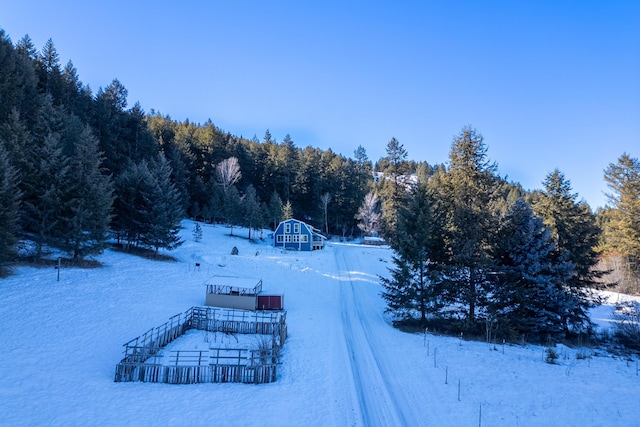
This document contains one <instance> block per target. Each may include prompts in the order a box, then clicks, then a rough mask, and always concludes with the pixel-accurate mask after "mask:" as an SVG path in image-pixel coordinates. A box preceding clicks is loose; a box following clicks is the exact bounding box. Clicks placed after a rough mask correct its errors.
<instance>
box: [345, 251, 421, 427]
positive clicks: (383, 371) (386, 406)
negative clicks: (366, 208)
mask: <svg viewBox="0 0 640 427" xmlns="http://www.w3.org/2000/svg"><path fill="white" fill-rule="evenodd" d="M348 249H349V248H347V247H342V248H341V247H340V246H337V247H336V251H335V258H336V264H337V265H336V267H337V269H336V270H337V271H338V276H339V277H340V280H341V283H340V315H341V319H342V329H343V332H344V344H345V346H346V353H347V354H348V356H349V361H348V366H349V368H350V370H351V373H352V377H353V381H352V383H353V393H354V394H355V398H354V402H357V404H358V408H357V409H358V410H357V411H356V413H357V415H358V417H359V419H358V420H357V422H358V424H359V425H364V426H415V425H425V422H424V421H425V420H421V422H418V419H417V418H416V415H415V414H414V413H413V410H412V405H410V402H415V401H416V400H415V399H412V397H411V396H407V395H406V394H407V390H406V388H403V387H400V384H401V383H402V381H398V376H399V375H402V373H400V372H397V371H396V370H395V369H394V363H393V361H394V360H397V357H398V356H397V355H395V354H392V353H394V349H393V348H390V347H389V346H385V345H384V342H382V340H381V333H380V332H382V330H385V329H388V325H387V324H386V323H385V321H384V318H383V317H382V316H381V313H380V312H379V310H376V309H375V308H373V307H371V303H372V300H371V292H370V291H367V290H364V289H363V287H365V286H367V285H368V282H367V281H365V280H361V277H360V276H359V274H362V269H360V268H359V258H358V256H357V255H358V253H357V252H355V251H353V250H348Z"/></svg>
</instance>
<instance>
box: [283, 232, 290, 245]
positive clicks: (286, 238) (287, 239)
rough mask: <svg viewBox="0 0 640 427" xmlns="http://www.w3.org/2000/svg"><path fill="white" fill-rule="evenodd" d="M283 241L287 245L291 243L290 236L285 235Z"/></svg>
mask: <svg viewBox="0 0 640 427" xmlns="http://www.w3.org/2000/svg"><path fill="white" fill-rule="evenodd" d="M284 241H285V242H287V243H289V242H291V234H287V235H285V236H284Z"/></svg>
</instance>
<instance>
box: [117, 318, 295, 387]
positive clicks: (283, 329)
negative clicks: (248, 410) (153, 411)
mask: <svg viewBox="0 0 640 427" xmlns="http://www.w3.org/2000/svg"><path fill="white" fill-rule="evenodd" d="M189 329H198V330H204V331H210V332H225V333H235V334H263V335H271V337H272V339H271V342H270V343H266V344H267V346H270V347H269V348H267V347H265V348H260V349H258V350H249V349H210V350H208V351H175V352H172V354H171V356H170V364H169V365H161V364H156V363H145V362H147V361H149V360H150V359H151V358H152V357H153V356H155V355H157V354H158V352H159V351H160V349H161V348H163V347H164V346H166V345H167V344H169V343H171V342H172V341H173V340H175V339H176V338H178V337H179V336H181V335H182V334H184V333H185V332H186V331H188V330H189ZM286 338H287V326H286V314H285V312H259V311H257V312H247V311H244V310H232V309H220V308H213V307H192V308H190V309H189V310H187V311H186V312H185V313H184V314H177V315H175V316H173V317H171V318H170V319H169V321H168V322H166V323H164V324H163V325H161V326H158V327H157V328H152V329H150V330H148V331H147V332H145V333H144V334H142V335H140V336H139V337H137V338H134V339H133V340H131V341H129V342H127V343H126V344H124V347H125V349H124V358H123V359H122V360H121V361H120V363H118V364H117V365H116V373H115V381H116V382H129V381H144V382H159V383H168V384H194V383H203V382H214V383H215V382H242V383H252V384H261V383H268V382H273V381H275V380H276V374H277V365H278V364H279V363H280V348H281V347H282V346H283V345H284V342H285V340H286Z"/></svg>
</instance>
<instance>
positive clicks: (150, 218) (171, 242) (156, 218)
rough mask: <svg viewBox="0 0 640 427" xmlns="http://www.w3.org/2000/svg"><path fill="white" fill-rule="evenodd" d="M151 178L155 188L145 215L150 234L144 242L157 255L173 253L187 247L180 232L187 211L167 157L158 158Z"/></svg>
mask: <svg viewBox="0 0 640 427" xmlns="http://www.w3.org/2000/svg"><path fill="white" fill-rule="evenodd" d="M151 175H152V177H153V183H152V186H151V187H150V188H149V189H148V190H149V192H148V193H146V194H144V197H146V198H147V200H148V204H147V210H146V211H143V219H144V221H145V223H146V224H145V228H146V230H145V232H144V233H142V237H141V239H140V240H141V243H143V244H144V245H146V246H150V247H152V248H153V249H154V250H155V251H156V252H158V250H159V249H160V248H163V249H168V250H172V249H175V248H177V247H178V246H180V245H182V243H183V241H182V240H181V239H180V236H179V232H180V221H181V220H182V218H183V217H184V209H183V206H182V205H181V203H180V195H179V193H178V191H177V190H176V188H175V186H174V185H173V182H171V166H170V165H169V162H168V161H167V160H166V158H165V157H164V156H163V155H160V156H158V158H157V160H156V162H155V163H154V164H153V166H152V168H151Z"/></svg>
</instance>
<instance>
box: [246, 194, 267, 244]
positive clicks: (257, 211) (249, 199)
mask: <svg viewBox="0 0 640 427" xmlns="http://www.w3.org/2000/svg"><path fill="white" fill-rule="evenodd" d="M242 225H243V226H245V227H247V228H248V230H249V236H248V237H249V240H251V230H260V229H262V227H263V226H264V212H263V210H262V205H261V204H260V200H258V196H257V195H256V189H255V188H254V187H253V185H251V184H249V186H248V187H247V190H246V192H245V195H244V198H243V199H242Z"/></svg>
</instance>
